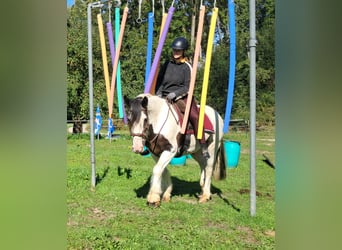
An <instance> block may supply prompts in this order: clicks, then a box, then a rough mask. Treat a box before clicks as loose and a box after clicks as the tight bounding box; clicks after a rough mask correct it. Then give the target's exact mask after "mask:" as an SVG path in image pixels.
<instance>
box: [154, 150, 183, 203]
mask: <svg viewBox="0 0 342 250" xmlns="http://www.w3.org/2000/svg"><path fill="white" fill-rule="evenodd" d="M175 154H176V152H170V151H164V152H163V153H162V154H161V155H160V158H159V160H158V161H157V163H156V165H155V166H154V167H153V171H152V176H151V183H150V191H149V192H148V195H147V204H148V205H151V206H156V207H157V206H159V205H160V199H161V195H162V194H163V192H165V194H164V195H163V198H164V200H166V201H168V200H169V199H170V196H171V189H172V184H171V178H170V175H169V173H168V171H167V169H165V168H166V166H167V164H169V162H170V161H171V159H172V158H173V157H174V155H175ZM163 181H164V182H163Z"/></svg>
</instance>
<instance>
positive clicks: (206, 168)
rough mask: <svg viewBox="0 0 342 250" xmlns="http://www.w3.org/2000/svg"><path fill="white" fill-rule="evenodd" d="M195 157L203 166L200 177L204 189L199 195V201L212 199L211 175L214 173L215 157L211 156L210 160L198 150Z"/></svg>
mask: <svg viewBox="0 0 342 250" xmlns="http://www.w3.org/2000/svg"><path fill="white" fill-rule="evenodd" d="M192 156H193V158H194V159H195V160H196V161H197V162H198V164H199V165H200V167H201V177H200V186H201V189H202V193H201V195H200V196H199V200H198V201H199V202H200V203H203V202H207V201H208V200H210V199H211V192H210V187H211V176H212V174H213V167H212V166H213V162H214V157H210V158H209V159H208V160H206V159H204V157H203V155H202V152H200V151H197V152H196V153H195V154H193V155H192Z"/></svg>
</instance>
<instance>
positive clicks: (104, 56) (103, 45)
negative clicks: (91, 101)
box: [97, 14, 110, 109]
mask: <svg viewBox="0 0 342 250" xmlns="http://www.w3.org/2000/svg"><path fill="white" fill-rule="evenodd" d="M97 23H98V26H99V33H100V43H101V51H102V63H103V72H104V78H105V83H106V92H107V102H108V109H109V104H110V102H109V100H110V86H109V71H108V62H107V53H106V43H105V37H104V32H103V22H102V16H101V14H97Z"/></svg>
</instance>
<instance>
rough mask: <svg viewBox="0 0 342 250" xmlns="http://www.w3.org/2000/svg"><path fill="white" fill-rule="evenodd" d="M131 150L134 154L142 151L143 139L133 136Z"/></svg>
mask: <svg viewBox="0 0 342 250" xmlns="http://www.w3.org/2000/svg"><path fill="white" fill-rule="evenodd" d="M132 151H133V152H134V153H136V154H140V153H142V152H143V151H144V140H143V139H142V138H141V137H137V136H134V137H133V145H132Z"/></svg>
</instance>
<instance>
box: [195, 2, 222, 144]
mask: <svg viewBox="0 0 342 250" xmlns="http://www.w3.org/2000/svg"><path fill="white" fill-rule="evenodd" d="M217 14H218V8H217V7H214V8H213V13H212V16H211V21H210V29H209V37H208V45H207V53H206V60H205V68H204V76H203V86H202V94H201V103H200V112H199V118H198V131H197V138H198V139H202V131H203V123H204V110H205V104H206V100H207V91H208V80H209V71H210V63H211V54H212V48H213V41H214V33H215V28H216V20H217Z"/></svg>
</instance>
